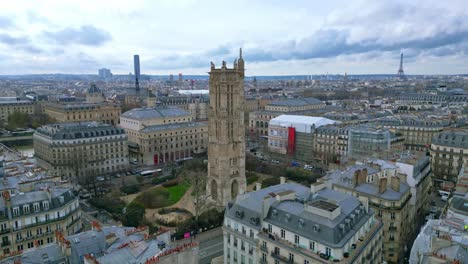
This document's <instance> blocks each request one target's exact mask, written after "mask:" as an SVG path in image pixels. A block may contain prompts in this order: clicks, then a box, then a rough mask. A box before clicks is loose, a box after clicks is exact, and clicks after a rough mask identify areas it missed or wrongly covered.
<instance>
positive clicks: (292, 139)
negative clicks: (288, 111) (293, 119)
mask: <svg viewBox="0 0 468 264" xmlns="http://www.w3.org/2000/svg"><path fill="white" fill-rule="evenodd" d="M295 150H296V129H295V128H294V127H289V128H288V154H289V155H293V154H294V151H295Z"/></svg>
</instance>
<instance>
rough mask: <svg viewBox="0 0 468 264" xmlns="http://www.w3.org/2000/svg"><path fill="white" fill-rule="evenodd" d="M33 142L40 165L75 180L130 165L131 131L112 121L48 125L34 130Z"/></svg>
mask: <svg viewBox="0 0 468 264" xmlns="http://www.w3.org/2000/svg"><path fill="white" fill-rule="evenodd" d="M33 144H34V155H35V157H36V159H37V163H38V165H39V166H41V167H43V168H45V169H47V170H48V171H49V173H50V174H51V175H58V176H62V177H63V178H64V179H69V180H71V181H72V182H73V184H76V183H84V182H87V181H89V180H90V178H89V177H96V176H101V175H108V174H111V173H115V172H119V171H122V170H125V169H127V168H128V163H129V162H128V146H127V135H126V134H125V131H124V130H123V129H121V128H116V127H114V126H111V125H108V124H103V123H99V122H89V121H88V122H75V123H58V124H50V125H45V126H42V127H40V128H38V129H37V130H36V132H35V133H34V135H33Z"/></svg>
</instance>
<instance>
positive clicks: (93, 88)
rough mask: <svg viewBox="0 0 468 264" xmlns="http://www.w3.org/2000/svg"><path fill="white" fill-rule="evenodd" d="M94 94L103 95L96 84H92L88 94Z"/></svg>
mask: <svg viewBox="0 0 468 264" xmlns="http://www.w3.org/2000/svg"><path fill="white" fill-rule="evenodd" d="M92 93H101V90H99V88H97V86H96V84H94V83H92V84H91V86H90V87H89V89H88V94H92Z"/></svg>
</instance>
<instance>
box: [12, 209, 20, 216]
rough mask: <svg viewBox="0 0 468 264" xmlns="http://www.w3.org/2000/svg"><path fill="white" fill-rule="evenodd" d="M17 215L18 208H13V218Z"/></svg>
mask: <svg viewBox="0 0 468 264" xmlns="http://www.w3.org/2000/svg"><path fill="white" fill-rule="evenodd" d="M17 215H19V207H13V216H17Z"/></svg>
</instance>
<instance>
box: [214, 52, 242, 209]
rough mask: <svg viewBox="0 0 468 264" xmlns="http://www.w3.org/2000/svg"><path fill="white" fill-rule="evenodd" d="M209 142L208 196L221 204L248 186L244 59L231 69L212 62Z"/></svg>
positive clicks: (235, 62) (219, 205)
mask: <svg viewBox="0 0 468 264" xmlns="http://www.w3.org/2000/svg"><path fill="white" fill-rule="evenodd" d="M209 74H210V109H209V112H208V116H209V129H208V134H209V142H208V179H207V182H206V193H207V194H208V199H209V200H211V201H212V202H214V203H215V204H216V206H218V207H224V206H226V204H227V203H228V202H229V201H232V200H233V199H235V198H236V196H237V195H238V194H242V193H244V192H245V189H246V179H245V140H244V133H245V131H244V59H242V50H240V57H239V59H238V60H236V61H234V68H233V69H228V68H227V67H226V62H224V61H223V65H222V66H221V68H218V69H217V68H215V65H214V64H213V63H211V71H210V72H209Z"/></svg>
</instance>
